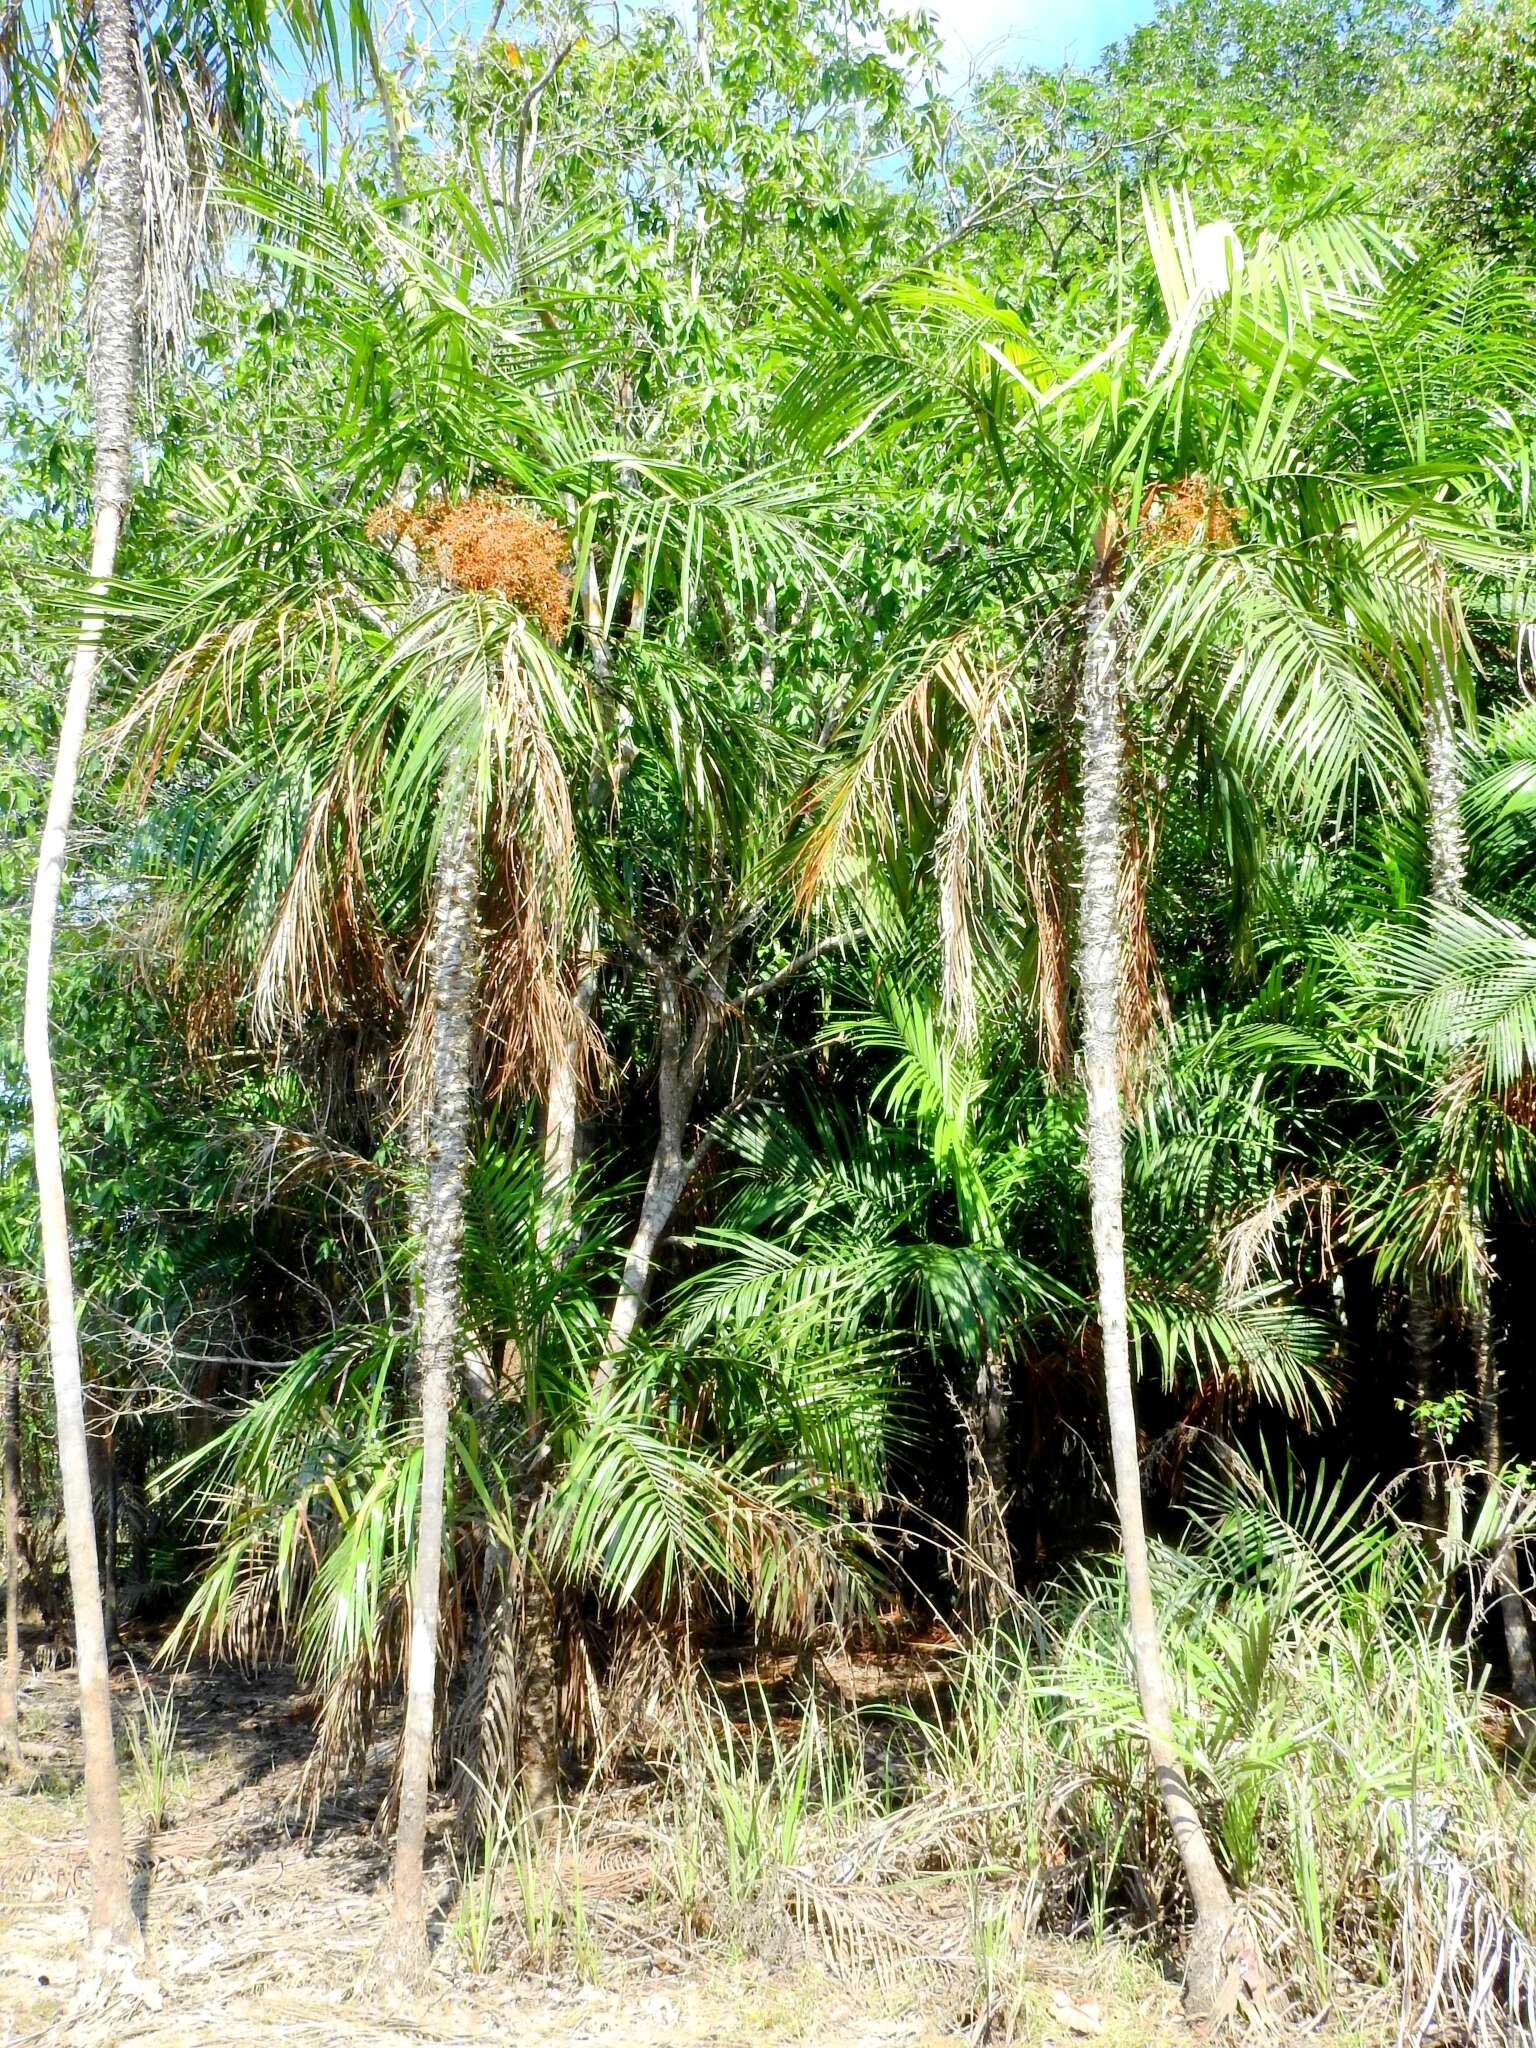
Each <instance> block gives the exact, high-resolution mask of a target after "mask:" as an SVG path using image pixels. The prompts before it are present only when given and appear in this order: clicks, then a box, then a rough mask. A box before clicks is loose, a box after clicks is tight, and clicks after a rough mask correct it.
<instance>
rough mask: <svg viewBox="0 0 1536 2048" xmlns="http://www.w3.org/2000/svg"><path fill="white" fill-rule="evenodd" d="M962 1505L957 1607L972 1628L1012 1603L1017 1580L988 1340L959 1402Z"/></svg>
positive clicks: (1004, 1407) (999, 1383)
mask: <svg viewBox="0 0 1536 2048" xmlns="http://www.w3.org/2000/svg"><path fill="white" fill-rule="evenodd" d="M963 1420H964V1425H965V1439H966V1443H965V1464H966V1509H965V1554H964V1559H963V1563H962V1576H961V1586H960V1597H961V1605H962V1607H963V1608H964V1611H965V1615H966V1619H967V1621H968V1622H969V1623H970V1625H971V1627H972V1628H973V1629H982V1628H986V1627H988V1626H989V1625H990V1624H991V1623H993V1622H995V1621H996V1620H997V1619H998V1617H999V1616H1000V1615H1002V1614H1005V1613H1006V1612H1007V1611H1008V1609H1009V1608H1010V1607H1011V1606H1012V1605H1013V1604H1014V1600H1015V1597H1016V1594H1017V1584H1016V1581H1015V1579H1014V1573H1013V1549H1012V1546H1011V1544H1010V1543H1009V1541H1008V1521H1007V1505H1008V1382H1007V1377H1006V1374H1005V1372H1004V1371H1003V1369H1002V1368H1001V1367H1000V1366H999V1364H998V1360H997V1357H996V1354H995V1353H994V1351H993V1350H992V1348H991V1346H990V1344H988V1345H987V1346H986V1347H985V1348H984V1349H983V1351H982V1355H981V1360H980V1363H979V1364H978V1365H977V1368H976V1378H975V1381H974V1383H973V1385H972V1388H971V1395H970V1399H969V1400H968V1401H967V1402H966V1403H965V1404H964V1415H963Z"/></svg>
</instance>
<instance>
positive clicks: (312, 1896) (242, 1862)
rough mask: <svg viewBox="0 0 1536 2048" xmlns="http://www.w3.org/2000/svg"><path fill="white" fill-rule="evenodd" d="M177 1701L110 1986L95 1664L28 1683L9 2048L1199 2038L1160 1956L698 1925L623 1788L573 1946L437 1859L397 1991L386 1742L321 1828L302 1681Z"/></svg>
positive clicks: (5, 1982) (1045, 2044)
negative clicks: (428, 1947)
mask: <svg viewBox="0 0 1536 2048" xmlns="http://www.w3.org/2000/svg"><path fill="white" fill-rule="evenodd" d="M146 1676H147V1675H146ZM147 1682H149V1683H151V1684H152V1687H153V1688H154V1689H155V1690H156V1691H157V1692H163V1689H164V1687H165V1685H166V1684H167V1680H166V1679H165V1678H164V1677H163V1676H161V1675H156V1676H154V1677H153V1679H152V1680H148V1681H147ZM137 1684H138V1681H137V1680H136V1678H135V1676H134V1673H133V1672H132V1671H131V1670H130V1669H128V1668H127V1667H126V1666H124V1667H123V1668H121V1669H119V1670H118V1671H116V1672H115V1674H114V1685H115V1688H116V1691H117V1695H118V1704H119V1707H120V1709H121V1710H122V1711H121V1712H120V1717H119V1718H120V1720H121V1721H122V1722H123V1723H124V1724H126V1722H127V1721H128V1720H129V1719H130V1718H131V1717H132V1714H133V1710H134V1708H135V1707H136V1705H137V1702H138V1698H139V1695H138V1691H137ZM175 1699H176V1704H177V1711H178V1729H177V1737H176V1746H175V1769H174V1770H173V1772H172V1774H171V1782H170V1786H169V1793H168V1798H167V1801H166V1813H165V1818H164V1821H163V1824H162V1825H161V1826H160V1827H159V1828H158V1830H154V1831H151V1830H150V1829H149V1828H147V1827H146V1826H145V1825H144V1819H143V1816H144V1802H145V1783H144V1779H143V1776H142V1773H141V1772H138V1771H136V1770H135V1768H134V1767H133V1764H132V1760H131V1758H130V1759H128V1761H127V1763H126V1766H125V1773H124V1775H125V1783H126V1784H127V1785H128V1787H129V1788H130V1790H129V1802H130V1810H129V1826H130V1841H131V1844H132V1847H133V1855H134V1883H135V1904H136V1906H137V1908H138V1910H139V1913H140V1916H141V1919H142V1923H143V1927H144V1933H145V1942H146V1958H147V1960H146V1963H145V1966H144V1970H143V1973H142V1975H141V1976H140V1977H138V1978H134V1977H132V1976H130V1977H128V1978H126V1979H124V1978H121V1977H119V1978H117V1979H114V1980H111V1981H110V1982H108V1983H106V1984H102V1983H100V1982H92V1981H91V1980H90V1979H88V1978H86V1977H83V1976H82V1965H81V1957H82V1949H83V1937H84V1932H85V1905H86V1899H85V1882H84V1880H85V1866H84V1853H83V1840H84V1838H83V1828H82V1807H81V1796H80V1791H79V1756H78V1735H77V1724H76V1721H75V1714H74V1698H73V1674H72V1673H71V1672H69V1671H67V1670H59V1671H32V1672H30V1673H29V1674H28V1676H27V1679H26V1682H25V1685H24V1689H23V1694H22V1732H23V1740H24V1744H25V1748H26V1752H27V1762H28V1770H29V1774H30V1775H29V1778H28V1779H26V1780H24V1781H23V1782H22V1783H21V1784H20V1785H19V1786H14V1787H12V1788H9V1789H8V1790H6V1791H5V1792H4V1793H0V2048H23V2044H27V2048H30V2044H33V2043H38V2044H42V2043H53V2042H60V2043H68V2044H70V2048H76V2044H78V2048H116V2044H119V2043H121V2044H124V2048H127V2044H135V2048H245V2044H250V2048H257V2044H261V2048H265V2044H268V2043H279V2042H281V2043H284V2044H289V2043H293V2044H300V2043H309V2042H313V2043H316V2044H322V2043H324V2044H331V2043H335V2044H343V2048H346V2044H356V2048H397V2044H398V2048H404V2044H407V2043H412V2044H414V2043H427V2044H442V2048H447V2044H450V2043H464V2044H469V2043H479V2042H491V2041H494V2042H497V2043H500V2044H516V2048H545V2044H553V2043H557V2042H558V2043H570V2044H573V2048H574V2044H577V2043H593V2044H604V2048H642V2044H644V2048H663V2044H664V2048H705V2044H709V2048H788V2044H792V2043H803V2044H806V2048H898V2044H899V2048H938V2044H941V2043H944V2044H948V2043H977V2044H979V2043H981V2042H983V2041H992V2042H1003V2041H1007V2040H1010V2039H1011V2040H1013V2041H1016V2042H1021V2043H1022V2042H1028V2043H1030V2044H1032V2048H1072V2044H1074V2043H1077V2044H1086V2043H1091V2042H1094V2041H1098V2042H1100V2043H1102V2044H1103V2048H1193V2041H1194V2037H1193V2036H1192V2035H1191V2034H1190V2032H1189V2031H1188V2029H1186V2028H1185V2027H1184V2026H1183V2024H1182V2023H1181V2021H1180V2020H1179V2017H1178V2000H1177V1990H1176V1987H1175V1986H1174V1985H1172V1984H1171V1983H1169V1982H1168V1981H1167V1980H1166V1978H1165V1977H1164V1976H1163V1975H1162V1973H1161V1972H1160V1971H1159V1970H1157V1969H1156V1968H1155V1967H1154V1965H1153V1964H1152V1963H1151V1962H1150V1961H1149V1960H1148V1959H1147V1958H1146V1957H1145V1955H1144V1954H1143V1953H1142V1952H1140V1951H1137V1950H1134V1949H1132V1948H1129V1947H1119V1946H1117V1945H1114V1944H1109V1945H1105V1946H1101V1947H1097V1948H1090V1947H1089V1946H1088V1945H1086V1944H1077V1943H1068V1942H1031V1943H1029V1944H1027V1945H1025V1944H1021V1943H1011V1942H1010V1941H1009V1938H1008V1929H1007V1923H1006V1918H1004V1919H1003V1920H1001V1921H999V1920H997V1919H996V1918H995V1917H994V1919H993V1921H992V1922H991V1923H990V1925H991V1930H992V1931H991V1936H990V1938H989V1941H988V1943H985V1944H983V1945H982V1946H981V1948H979V1949H978V1948H977V1946H976V1944H975V1943H973V1942H971V1943H968V1942H966V1941H964V1940H963V1939H960V1940H956V1939H955V1938H953V1936H952V1935H951V1937H950V1938H949V1939H948V1941H947V1946H946V1944H945V1943H943V1942H941V1943H939V1944H938V1945H936V1946H935V1947H933V1948H932V1949H931V1950H930V1951H929V1952H927V1953H921V1952H915V1953H914V1954H913V1955H912V1956H911V1957H910V1958H895V1957H892V1956H889V1955H888V1956H886V1957H884V1958H883V1959H881V1960H879V1961H878V1962H877V1963H875V1964H872V1965H871V1964H867V1963H864V1962H859V1961H852V1962H850V1960H849V1959H848V1958H846V1957H843V1958H837V1957H833V1956H829V1955H828V1954H826V1953H823V1952H820V1951H819V1950H818V1949H817V1947H816V1946H815V1944H814V1943H813V1942H811V1941H809V1940H807V1939H806V1938H805V1937H804V1936H803V1935H802V1934H801V1933H800V1932H799V1931H798V1930H796V1929H795V1928H794V1926H793V1925H792V1923H790V1922H788V1921H787V1920H786V1919H784V1918H782V1917H781V1918H780V1919H778V1920H776V1921H775V1922H774V1924H772V1925H771V1926H765V1927H764V1929H763V1930H762V1939H761V1940H760V1941H758V1940H756V1939H754V1940H752V1941H751V1942H747V1941H743V1940H741V1939H740V1938H739V1936H738V1938H737V1940H736V1942H735V1944H734V1945H732V1944H731V1943H728V1942H722V1941H720V1940H711V1939H708V1938H706V1939H703V1940H699V1939H694V1938H689V1939H685V1938H684V1937H683V1935H682V1933H681V1931H680V1929H679V1927H678V1922H677V1914H676V1911H675V1906H671V1905H670V1902H669V1901H668V1900H667V1899H666V1898H664V1897H663V1896H662V1893H661V1888H660V1887H659V1886H658V1884H657V1881H656V1875H655V1872H654V1871H653V1870H650V1869H649V1868H648V1867H647V1865H646V1861H645V1858H644V1855H643V1854H639V1855H637V1853H636V1847H635V1845H636V1843H637V1841H642V1836H641V1834H640V1833H639V1824H638V1821H637V1815H636V1810H634V1809H633V1808H632V1809H631V1810H629V1811H626V1809H625V1806H624V1801H623V1798H622V1796H618V1797H616V1799H615V1802H614V1810H613V1811H612V1812H611V1813H605V1814H600V1815H599V1816H598V1817H597V1819H596V1820H595V1822H594V1825H593V1827H592V1829H591V1830H590V1831H589V1836H588V1837H587V1838H586V1839H585V1841H584V1847H583V1851H582V1854H583V1856H584V1857H585V1858H586V1859H587V1861H586V1862H585V1864H584V1866H583V1868H582V1869H581V1870H580V1871H579V1872H577V1873H574V1883H573V1884H572V1886H571V1887H570V1888H571V1889H572V1890H573V1891H574V1894H575V1896H576V1897H577V1899H578V1900H579V1930H578V1931H579V1937H580V1938H579V1940H578V1941H577V1942H576V1944H575V1946H574V1948H573V1946H572V1944H571V1941H570V1939H569V1933H570V1928H571V1925H572V1920H571V1915H570V1911H569V1900H567V1901H566V1902H565V1906H564V1908H563V1909H562V1910H563V1915H564V1917H563V1918H562V1919H561V1921H560V1925H561V1928H562V1934H561V1937H560V1940H559V1941H558V1943H555V1942H552V1943H551V1945H550V1947H549V1949H548V1951H547V1952H546V1953H545V1954H544V1955H543V1956H542V1958H537V1959H536V1958H535V1955H534V1953H533V1946H534V1944H533V1941H532V1937H531V1935H530V1933H529V1927H530V1925H531V1922H530V1920H529V1918H528V1916H527V1914H526V1913H524V1914H522V1915H520V1914H519V1913H518V1911H517V1910H516V1908H515V1905H514V1908H513V1910H510V1911H508V1910H506V1909H504V1910H503V1911H502V1913H501V1914H500V1915H499V1916H498V1918H497V1919H496V1921H495V1923H494V1925H493V1926H492V1928H491V1929H490V1931H489V1933H488V1935H487V1937H486V1941H485V1944H484V1946H483V1948H481V1950H480V1951H479V1952H478V1953H476V1952H474V1948H473V1944H472V1943H471V1942H469V1941H467V1940H466V1936H465V1929H464V1925H463V1922H462V1918H456V1917H455V1915H454V1912H453V1894H454V1883H453V1871H452V1868H451V1866H450V1863H449V1859H448V1858H446V1857H445V1856H440V1857H439V1859H438V1862H437V1864H436V1865H435V1866H434V1875H435V1876H437V1877H438V1878H439V1879H440V1880H441V1886H442V1891H441V1896H442V1900H443V1907H442V1910H441V1911H440V1913H439V1915H438V1918H437V1922H436V1925H435V1928H434V1947H433V1961H432V1966H431V1975H430V1978H429V1980H428V1981H427V1983H426V1984H425V1986H424V1987H423V1988H422V1989H421V1991H420V1992H419V1994H416V1995H413V1996H409V1997H406V1996H402V1995H400V1994H386V1993H385V1992H383V1991H382V1990H381V1988H380V1984H379V1979H378V1975H377V1972H376V1971H374V1970H373V1969H372V1967H371V1965H372V1959H373V1957H374V1955H375V1952H376V1950H377V1947H378V1944H379V1941H380V1939H381V1936H382V1934H383V1931H384V1924H385V1917H386V1904H387V1878H388V1847H387V1843H386V1842H384V1841H381V1840H380V1839H379V1837H378V1836H377V1835H376V1834H375V1832H374V1829H373V1825H372V1821H373V1815H374V1812H375V1811H376V1808H377V1804H378V1800H379V1798H380V1796H381V1793H382V1791H383V1788H384V1783H385V1778H386V1773H387V1768H388V1755H389V1749H390V1743H389V1739H388V1738H387V1737H384V1738H381V1740H380V1742H379V1743H378V1744H377V1745H376V1750H375V1753H372V1754H371V1755H370V1759H369V1770H368V1772H367V1774H366V1775H365V1777H364V1779H363V1781H362V1782H361V1783H359V1784H357V1785H356V1786H355V1787H351V1788H349V1790H348V1793H347V1795H346V1796H345V1797H343V1798H338V1799H335V1800H332V1801H329V1802H328V1803H327V1804H325V1805H324V1806H323V1807H322V1808H321V1811H320V1814H319V1817H318V1822H317V1825H316V1826H315V1828H314V1830H313V1832H312V1833H309V1832H306V1831H305V1830H304V1829H303V1828H302V1827H301V1825H300V1822H299V1817H298V1811H297V1806H298V1782H299V1774H300V1772H301V1770H302V1766H303V1761H304V1758H305V1756H306V1754H307V1753H308V1750H309V1747H310V1744H311V1742H312V1739H313V1737H312V1730H311V1729H310V1727H309V1726H308V1723H307V1720H306V1719H305V1717H304V1716H303V1715H302V1713H300V1712H297V1711H296V1710H295V1706H294V1694H293V1692H292V1690H291V1688H290V1687H289V1685H288V1684H286V1683H285V1682H284V1680H283V1679H282V1677H281V1675H278V1676H273V1677H259V1678H257V1677H250V1676H247V1675H245V1674H241V1673H238V1672H233V1671H230V1670H228V1669H212V1670H209V1669H201V1670H194V1671H191V1672H187V1673H183V1674H181V1675H180V1676H178V1678H177V1679H176V1681H175ZM605 1840H606V1841H608V1842H609V1843H610V1844H611V1845H612V1846H611V1847H610V1849H609V1850H608V1852H607V1853H605V1851H604V1843H605ZM555 1882H556V1885H557V1886H558V1884H559V1882H560V1879H559V1877H558V1875H557V1878H556V1880H555ZM552 1896H553V1895H552ZM935 1924H936V1925H938V1924H939V1923H938V1922H937V1921H936V1922H935ZM557 1950H558V1952H557ZM539 1961H542V1963H543V1967H542V1968H541V1967H539V1966H538V1963H539ZM839 1963H841V1965H842V1966H841V1967H839ZM994 1972H999V1973H1000V1974H998V1975H996V1976H995V1975H994ZM1003 1975H1005V1976H1006V1984H1004V1983H1003V1982H1002V1976H1003ZM1312 2038H1316V2035H1313V2036H1312ZM1332 2038H1333V2039H1334V2040H1335V2041H1336V2042H1340V2048H1342V2043H1341V2037H1338V2036H1334V2037H1332ZM1348 2038H1349V2039H1350V2040H1351V2041H1355V2042H1362V2043H1363V2042H1365V2041H1366V2040H1367V2039H1368V2037H1367V2036H1363V2035H1361V2034H1359V2033H1351V2035H1350V2036H1349V2037H1348ZM1385 2038H1386V2037H1385V2036H1384V2035H1379V2034H1378V2035H1376V2037H1375V2039H1376V2040H1377V2041H1380V2040H1383V2039H1385Z"/></svg>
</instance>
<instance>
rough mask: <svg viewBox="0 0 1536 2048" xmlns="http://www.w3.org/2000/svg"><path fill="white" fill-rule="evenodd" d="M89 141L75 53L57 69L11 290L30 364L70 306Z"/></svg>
mask: <svg viewBox="0 0 1536 2048" xmlns="http://www.w3.org/2000/svg"><path fill="white" fill-rule="evenodd" d="M93 148H94V140H93V137H92V134H91V124H90V117H89V111H88V100H87V96H86V87H85V84H84V81H83V79H82V76H81V71H80V55H79V52H78V50H76V51H72V52H71V53H70V55H69V56H68V57H67V58H66V60H65V62H64V64H63V66H62V67H61V70H60V75H59V80H58V85H57V88H56V91H55V96H54V102H53V106H52V109H51V111H50V114H49V119H48V126H47V128H46V130H45V131H44V135H43V140H42V145H41V147H40V149H39V150H38V152H37V158H36V169H35V172H34V175H33V179H32V220H31V225H30V227H29V230H28V234H27V244H26V248H25V251H24V252H23V255H22V260H21V272H20V276H19V278H18V280H17V287H16V313H15V324H14V328H13V333H14V337H15V343H16V353H17V355H18V357H19V358H20V360H21V362H22V363H23V365H24V366H26V367H29V368H30V367H31V366H33V365H34V364H35V363H36V362H37V361H38V359H39V357H40V356H41V354H42V351H43V350H44V349H45V348H46V347H47V345H48V344H49V342H50V341H52V340H55V339H56V338H57V336H58V334H59V333H60V331H61V329H62V327H63V325H64V321H65V317H66V313H67V309H68V304H69V296H70V295H69V290H68V282H67V280H68V273H69V250H70V244H71V241H72V239H73V237H74V233H75V226H76V222H77V221H78V219H79V202H80V194H81V189H82V186H83V184H84V180H85V174H86V170H87V167H88V165H89V163H90V160H91V152H92V149H93Z"/></svg>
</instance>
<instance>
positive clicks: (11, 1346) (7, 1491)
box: [0, 1288, 21, 1773]
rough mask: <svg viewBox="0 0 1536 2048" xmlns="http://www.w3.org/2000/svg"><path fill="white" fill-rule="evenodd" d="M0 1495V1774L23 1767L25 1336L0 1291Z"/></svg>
mask: <svg viewBox="0 0 1536 2048" xmlns="http://www.w3.org/2000/svg"><path fill="white" fill-rule="evenodd" d="M0 1491H3V1493H4V1507H5V1663H4V1665H3V1666H0V1773H3V1772H4V1771H6V1770H14V1769H17V1768H19V1767H20V1764H21V1718H20V1696H21V1541H20V1533H21V1532H20V1523H21V1333H20V1331H19V1330H18V1329H17V1327H16V1306H15V1302H14V1301H13V1299H12V1296H11V1292H10V1289H9V1288H5V1289H0Z"/></svg>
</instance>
